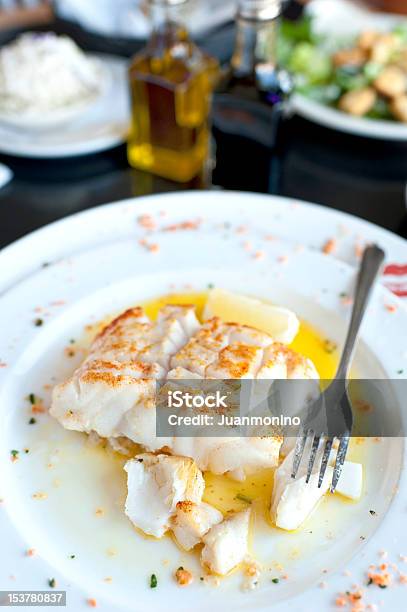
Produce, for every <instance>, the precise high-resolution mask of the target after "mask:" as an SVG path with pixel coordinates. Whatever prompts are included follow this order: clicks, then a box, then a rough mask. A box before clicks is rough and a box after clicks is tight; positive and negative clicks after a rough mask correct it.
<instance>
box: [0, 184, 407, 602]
mask: <svg viewBox="0 0 407 612" xmlns="http://www.w3.org/2000/svg"><path fill="white" fill-rule="evenodd" d="M163 213H164V214H163ZM140 215H151V216H152V219H153V221H154V222H155V223H156V225H157V227H158V229H157V231H153V232H151V233H148V232H147V231H146V229H144V228H143V226H142V224H140V223H138V222H137V219H138V218H139V217H140ZM198 218H201V219H202V222H201V223H200V224H199V225H198V226H197V229H189V230H188V229H185V230H180V231H177V232H172V231H162V230H163V229H164V228H165V227H167V226H172V225H173V224H177V223H180V222H183V221H187V220H197V219H198ZM329 218H330V219H331V225H330V227H329V235H331V236H332V232H333V227H334V226H335V227H337V226H339V225H341V224H344V223H345V222H346V221H348V222H349V225H350V226H352V223H353V222H354V226H355V227H356V226H358V224H359V226H362V227H365V229H366V230H367V232H366V233H368V232H369V230H370V232H371V233H370V235H372V233H373V232H374V230H375V229H377V234H378V235H379V236H380V238H377V239H378V240H379V241H380V243H381V246H383V247H384V248H385V249H386V247H387V244H389V249H393V253H392V257H393V256H394V257H396V254H395V252H396V250H397V248H398V247H397V245H398V244H399V243H400V244H401V245H403V247H404V249H405V244H404V243H403V241H401V240H400V239H397V238H396V237H393V236H392V235H391V234H389V233H388V232H385V231H384V230H380V229H379V228H374V226H371V225H370V224H367V223H364V222H361V221H357V220H353V219H352V218H350V217H349V216H347V215H342V214H339V213H335V212H333V211H326V210H324V209H323V208H321V207H318V206H314V207H311V206H310V205H299V204H297V203H295V202H292V201H290V200H284V199H279V198H271V197H265V196H257V195H252V194H234V193H222V192H202V193H193V192H189V193H184V194H179V193H176V194H171V195H167V196H155V197H149V198H142V199H138V200H132V201H131V200H130V201H126V202H123V203H115V204H112V205H110V206H107V207H101V208H99V209H94V210H92V211H89V212H87V213H82V214H79V215H75V216H74V217H72V218H69V219H67V220H65V221H61V222H58V223H56V224H53V225H52V226H49V227H48V228H44V229H43V230H40V231H39V232H37V233H35V234H33V235H31V236H28V237H27V238H25V239H22V240H20V241H19V242H18V243H16V244H15V245H13V246H11V247H9V248H8V249H5V250H4V251H3V252H2V253H1V254H0V273H2V272H3V270H5V268H6V267H7V266H8V265H9V262H10V261H13V262H14V269H13V274H11V275H9V277H8V278H7V277H6V278H4V277H3V287H2V288H3V290H4V293H3V295H2V297H1V299H0V316H1V320H2V321H3V322H4V331H3V334H2V349H1V355H0V357H1V360H2V363H7V364H8V365H7V366H6V367H2V368H0V382H1V384H2V390H1V395H0V398H1V399H0V401H1V405H2V407H3V410H2V411H1V425H0V432H1V435H0V465H1V468H0V470H1V473H2V481H1V490H0V497H4V504H3V505H2V506H0V513H1V515H2V516H1V520H0V539H1V541H2V549H1V552H0V584H1V588H3V589H4V588H10V589H11V588H13V589H29V588H32V589H42V588H47V581H48V579H50V578H52V577H54V578H55V579H56V581H57V588H60V589H67V590H68V609H70V610H75V611H79V610H87V609H89V606H88V605H87V603H86V599H87V598H88V597H91V598H96V600H97V604H98V609H101V610H109V612H113V610H114V611H116V610H121V609H123V610H124V609H129V610H130V609H132V610H145V609H146V608H147V606H148V607H150V608H151V609H154V610H157V611H159V610H168V609H175V607H176V608H177V609H179V610H180V611H182V610H191V608H192V607H193V608H194V609H196V610H198V611H201V610H202V612H203V611H204V610H207V608H208V605H209V606H210V607H211V608H212V609H213V610H216V611H217V610H221V609H222V610H225V612H226V611H229V610H230V611H231V610H253V609H259V610H261V609H269V608H270V602H273V603H274V607H273V609H275V610H278V612H283V611H284V612H286V611H292V610H295V611H297V610H298V611H299V610H301V609H309V608H310V607H313V608H314V609H317V610H321V612H323V611H324V610H327V611H328V610H330V609H331V606H332V600H333V599H334V597H335V595H336V594H337V593H338V592H339V591H345V590H348V589H349V588H350V587H351V585H352V584H354V583H359V582H361V583H362V584H363V583H365V581H366V576H365V572H366V570H367V568H368V566H369V564H370V563H380V562H381V558H380V557H379V555H378V551H379V550H380V549H382V548H385V549H386V550H387V552H388V559H387V560H388V561H389V562H392V561H396V562H399V559H398V555H399V553H404V554H405V551H406V548H407V537H406V535H405V534H404V533H402V532H401V533H400V530H398V529H397V527H396V526H397V525H398V524H400V522H401V521H402V520H403V517H404V514H405V506H404V499H405V491H406V487H407V482H406V474H405V471H403V472H402V478H401V481H400V483H399V492H398V494H396V495H395V497H394V499H393V496H394V494H395V490H396V487H397V481H398V477H399V474H400V469H401V467H402V465H403V463H404V449H403V442H404V441H403V440H395V439H388V440H383V441H382V443H381V444H374V445H373V447H372V448H371V449H370V450H371V451H372V452H370V450H367V453H368V454H369V460H368V461H367V462H366V463H365V466H364V467H365V483H366V484H365V494H364V497H363V498H362V500H361V502H360V503H358V504H343V503H338V504H335V508H336V510H335V511H334V512H333V514H332V515H331V516H330V517H329V521H328V522H326V521H327V517H326V516H325V515H324V513H323V510H322V509H321V510H320V511H319V512H316V513H315V514H314V516H313V517H312V519H311V522H309V523H308V528H307V529H306V530H305V531H304V533H302V534H300V535H301V537H300V539H299V540H298V534H285V533H284V534H279V533H276V532H275V531H274V530H271V529H270V528H269V527H265V526H262V525H259V526H258V530H257V536H256V538H255V548H256V551H257V553H258V556H260V557H261V558H267V559H268V560H269V561H270V560H272V561H275V563H276V565H275V568H276V569H275V572H277V573H278V575H279V572H280V570H278V563H283V564H284V565H285V571H286V572H287V573H288V574H289V579H288V580H287V581H281V580H280V583H279V584H278V585H275V584H273V583H271V580H270V579H271V577H273V575H275V574H268V575H267V579H264V580H261V584H260V585H259V587H258V589H257V590H255V591H254V592H251V593H242V592H240V591H239V589H238V588H237V587H238V585H239V584H240V582H239V579H238V577H237V576H234V577H231V578H230V579H228V580H225V581H224V582H222V584H221V586H220V587H219V588H212V587H207V586H204V585H202V584H201V583H200V581H199V580H195V583H194V584H193V585H191V586H190V587H188V588H186V589H179V587H177V586H176V584H175V583H174V580H173V578H172V574H173V571H174V569H176V567H178V566H179V565H185V566H188V567H191V565H193V562H192V561H191V558H190V556H189V555H183V554H182V553H181V552H180V551H179V550H178V549H177V548H176V547H175V545H174V544H173V543H172V542H171V541H170V540H168V539H166V540H165V541H162V542H159V543H156V542H152V541H150V540H145V539H143V538H140V537H139V536H137V535H136V534H135V533H134V532H133V530H132V529H131V526H130V524H129V523H128V522H127V520H126V519H125V517H124V515H123V513H122V509H121V505H120V500H121V499H122V497H123V493H124V492H125V488H124V481H123V483H122V484H120V482H119V483H117V481H116V480H115V479H114V478H113V474H114V471H115V468H114V467H113V466H111V465H110V463H108V462H106V461H104V460H100V457H99V455H98V454H97V453H96V454H95V451H93V450H89V448H87V447H85V446H84V445H83V441H82V440H83V438H82V436H80V435H78V434H75V433H73V432H66V431H65V430H63V429H62V428H61V427H60V426H59V425H58V423H56V422H54V421H52V420H51V419H49V418H48V417H47V416H42V417H41V419H42V421H41V423H40V424H38V427H37V425H36V426H35V427H30V426H29V425H28V424H27V415H28V405H27V402H26V400H25V399H24V398H25V397H26V396H27V394H28V393H30V392H36V393H38V394H39V395H42V396H44V395H45V394H46V391H43V390H42V385H43V384H44V383H49V382H50V381H51V378H52V377H53V376H56V377H57V378H58V379H61V378H63V377H64V376H66V374H67V373H69V372H70V371H72V370H73V368H74V366H75V359H79V360H80V356H79V355H77V357H75V358H73V359H72V358H71V359H69V358H67V357H66V356H65V355H64V348H65V347H66V346H67V344H68V343H69V339H70V338H75V337H76V338H78V337H79V336H78V335H79V334H81V333H83V325H84V324H86V323H89V322H92V321H93V322H94V321H96V320H98V319H100V318H101V317H102V316H103V315H104V314H107V313H111V312H114V311H117V310H119V309H121V308H123V307H125V306H127V305H129V304H136V303H138V302H140V301H143V300H145V299H148V298H152V297H154V296H157V295H160V294H163V293H166V292H168V291H174V290H179V291H187V292H189V291H191V290H194V289H195V290H199V289H204V288H206V287H207V285H208V284H209V283H215V284H216V285H218V286H223V287H225V288H230V289H234V290H238V291H240V292H245V293H247V294H254V295H257V296H259V297H264V298H269V299H272V300H273V301H275V302H276V303H280V304H282V305H284V306H288V307H290V308H292V309H293V310H294V311H295V312H297V313H298V314H299V315H300V316H301V317H303V318H304V319H306V320H308V321H310V322H311V323H313V324H314V325H315V326H316V327H317V328H319V329H320V330H321V331H322V332H323V333H324V334H326V335H328V336H329V337H330V338H332V339H333V340H336V341H339V342H341V341H342V340H343V335H344V331H345V327H346V323H345V320H346V318H347V315H348V313H349V306H346V305H344V304H343V303H342V301H341V299H340V293H342V292H347V293H348V292H349V291H350V290H351V286H352V284H353V281H354V270H353V269H352V268H350V267H349V266H348V265H346V264H344V263H341V262H339V261H338V260H335V259H334V258H333V257H330V256H326V255H322V254H321V253H320V252H316V250H315V249H314V250H310V249H308V248H303V249H301V248H300V247H299V245H298V243H297V241H296V240H295V237H294V236H293V233H294V231H295V230H294V229H292V227H291V224H292V223H293V222H294V220H295V219H297V227H300V228H301V235H304V232H306V230H307V227H308V226H309V224H311V221H312V225H311V226H310V240H315V243H316V244H318V242H319V240H320V234H319V232H320V231H321V225H324V222H325V220H326V219H329ZM302 219H304V224H302V223H301V220H302ZM307 219H308V223H307V222H306V220H307ZM326 225H329V222H327V223H326ZM311 227H314V228H315V230H314V232H315V233H314V235H312V230H311ZM284 230H286V233H287V235H290V234H291V238H292V239H290V238H288V239H279V237H278V235H279V234H280V235H281V234H282V233H284ZM350 231H352V229H351V230H350ZM270 234H271V235H272V236H274V239H273V240H270V239H269V238H270ZM297 235H298V229H297ZM329 235H328V236H329ZM62 236H64V241H62V239H61V238H62ZM328 236H327V237H328ZM366 238H367V239H369V238H370V236H369V237H368V236H366ZM142 239H145V240H146V241H147V244H146V243H142V244H140V243H139V240H142ZM245 242H250V243H251V246H250V248H249V247H248V245H245V246H244V245H243V243H245ZM152 243H154V244H155V243H156V244H158V245H159V247H160V248H159V250H158V251H156V250H154V252H151V251H150V250H149V248H148V245H149V244H152ZM36 245H41V248H40V250H38V251H37V246H36ZM321 246H322V245H321ZM260 250H261V252H262V255H263V257H262V258H261V257H258V256H257V253H258V252H260ZM186 253H188V257H185V254H186ZM399 253H400V256H402V255H403V249H402V248H401V246H400V250H399ZM220 254H221V255H220ZM28 257H29V258H30V259H31V261H30V263H29V264H27V258H28ZM45 262H47V263H51V262H53V263H52V264H51V265H47V266H46V267H41V263H42V264H43V263H45ZM0 276H2V274H0ZM186 285H187V287H186ZM388 305H391V306H392V307H393V308H392V309H388V308H387V307H386V306H388ZM38 307H43V308H45V312H42V313H41V314H40V313H38V310H37V309H38ZM38 316H41V317H43V318H44V322H45V323H44V325H43V326H41V327H36V326H35V325H34V324H33V320H34V319H35V318H36V317H38ZM378 329H380V330H381V333H380V334H378V333H377V330H378ZM406 332H407V310H406V308H405V307H404V305H403V304H402V303H401V302H400V301H399V300H397V299H396V298H395V297H394V296H392V295H391V294H390V293H389V292H387V291H386V290H385V289H384V288H382V287H380V286H379V287H377V288H376V290H375V292H374V297H373V301H372V304H371V308H370V310H369V313H368V316H367V318H366V321H365V324H364V327H363V332H362V337H363V342H362V343H361V345H360V347H359V351H358V355H357V360H358V365H359V368H360V371H361V372H363V373H364V374H365V375H370V376H377V377H378V376H380V375H382V374H383V373H384V374H385V375H386V376H388V377H389V378H391V377H396V372H397V371H398V370H399V369H400V368H401V367H403V366H404V367H405V365H406V360H407V356H406V353H405V341H404V338H405V336H406ZM25 446H30V453H29V454H28V455H24V456H22V457H21V459H20V460H19V461H18V462H16V463H15V464H14V463H11V462H10V450H11V449H13V448H20V449H22V448H24V447H25ZM56 448H59V449H60V452H59V453H55V449H56ZM58 457H59V458H58ZM50 462H52V463H53V464H54V467H53V468H47V464H48V463H50ZM78 474H81V477H80V478H78ZM72 475H74V477H72ZM58 480H59V481H60V483H59V486H58V484H57V481H58ZM36 491H46V492H47V493H48V495H49V497H48V499H47V500H42V501H40V500H33V499H32V497H31V496H32V494H33V493H34V492H36ZM118 501H119V503H117V502H118ZM389 504H390V509H389V511H388V514H386V515H385V511H386V508H387V506H388V505H389ZM100 506H102V507H104V508H105V515H104V516H103V517H101V518H95V516H94V512H95V509H96V508H97V507H100ZM372 506H373V509H374V510H375V511H376V512H377V514H376V515H374V516H372V515H371V513H370V512H369V510H371V509H372ZM338 507H340V508H339V510H340V511H337V510H338ZM98 521H99V522H98ZM321 522H322V527H318V525H319V524H321ZM377 528H378V530H377V531H376V529H377ZM319 529H322V531H319ZM311 531H313V534H311V533H309V532H311ZM362 532H363V533H362ZM321 533H322V534H323V536H322V537H320V536H321ZM317 534H318V536H319V537H317ZM361 535H363V537H366V538H367V540H366V541H364V542H362V540H361V539H360V536H361ZM133 538H134V539H133ZM296 538H297V539H296ZM362 546H363V551H362ZM28 548H35V549H36V551H37V554H36V555H35V556H34V557H27V556H24V551H25V550H27V549H28ZM112 549H115V552H116V554H112V555H110V554H109V553H107V551H108V550H110V552H112ZM72 554H75V559H71V558H70V557H71V555H72ZM352 557H353V558H352ZM311 559H312V562H311ZM166 560H169V562H166ZM344 563H346V564H347V565H346V567H347V569H348V570H349V571H350V572H351V577H349V576H345V575H343V574H341V573H340V571H339V570H340V569H341V567H342V569H343V567H344ZM326 570H327V573H325V571H326ZM273 571H274V570H273ZM152 573H156V574H157V575H158V577H159V586H158V588H157V589H155V590H151V589H150V588H149V585H148V578H149V576H150V575H151V574H152ZM10 576H14V579H10ZM106 577H112V582H111V583H107V582H105V581H104V579H105V578H106ZM321 580H323V581H327V583H328V584H327V588H326V589H321V588H319V587H318V586H317V585H318V582H320V581H321ZM372 588H373V587H371V588H370V590H369V592H368V595H370V596H371V601H377V600H379V599H381V600H383V601H384V606H383V607H382V609H384V610H391V611H392V612H393V611H398V610H400V612H401V610H402V609H403V605H404V590H403V589H404V588H405V587H403V586H395V588H393V589H388V590H386V591H381V590H380V589H377V588H376V587H374V589H375V590H372ZM304 589H307V590H304ZM293 597H294V598H295V599H293ZM134 602H137V603H136V604H135V603H134Z"/></svg>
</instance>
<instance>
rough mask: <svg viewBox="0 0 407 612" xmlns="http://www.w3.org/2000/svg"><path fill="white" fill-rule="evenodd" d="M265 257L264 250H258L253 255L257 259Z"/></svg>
mask: <svg viewBox="0 0 407 612" xmlns="http://www.w3.org/2000/svg"><path fill="white" fill-rule="evenodd" d="M264 257H265V253H264V251H256V252H255V253H254V255H253V259H256V260H259V259H264Z"/></svg>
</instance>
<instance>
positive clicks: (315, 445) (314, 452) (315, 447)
mask: <svg viewBox="0 0 407 612" xmlns="http://www.w3.org/2000/svg"><path fill="white" fill-rule="evenodd" d="M320 440H321V436H317V435H315V436H314V439H313V441H312V448H311V454H310V457H309V463H308V471H307V478H306V479H305V482H306V483H307V484H308V483H309V479H310V478H311V474H312V468H313V467H314V463H315V457H316V456H317V452H318V448H319V441H320Z"/></svg>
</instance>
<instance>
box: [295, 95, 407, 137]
mask: <svg viewBox="0 0 407 612" xmlns="http://www.w3.org/2000/svg"><path fill="white" fill-rule="evenodd" d="M292 104H293V109H294V110H295V111H296V112H297V114H298V115H301V117H304V118H305V119H309V120H310V121H313V122H314V123H318V124H319V125H323V126H324V127H327V128H331V129H334V130H338V131H339V132H346V133H348V134H355V135H357V136H365V137H366V138H380V139H382V140H397V141H407V125H405V124H404V123H399V122H397V121H383V120H380V119H366V118H362V117H353V116H352V115H347V114H346V113H343V112H342V111H340V110H337V109H336V108H330V107H329V106H325V105H324V104H320V103H319V102H315V101H314V100H310V99H309V98H307V97H306V96H303V95H300V94H295V95H294V97H293V101H292Z"/></svg>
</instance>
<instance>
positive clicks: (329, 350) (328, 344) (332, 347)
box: [324, 340, 338, 355]
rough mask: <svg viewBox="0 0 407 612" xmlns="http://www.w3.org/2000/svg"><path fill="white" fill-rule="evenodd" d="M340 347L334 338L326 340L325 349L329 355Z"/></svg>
mask: <svg viewBox="0 0 407 612" xmlns="http://www.w3.org/2000/svg"><path fill="white" fill-rule="evenodd" d="M337 348H338V345H337V344H336V343H335V342H332V340H324V351H325V353H328V355H332V353H334V352H335V351H336V349H337Z"/></svg>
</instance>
